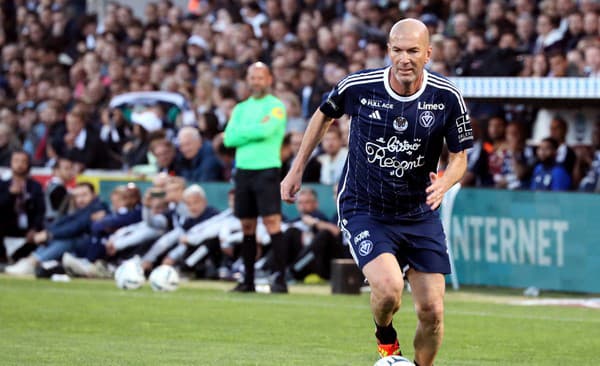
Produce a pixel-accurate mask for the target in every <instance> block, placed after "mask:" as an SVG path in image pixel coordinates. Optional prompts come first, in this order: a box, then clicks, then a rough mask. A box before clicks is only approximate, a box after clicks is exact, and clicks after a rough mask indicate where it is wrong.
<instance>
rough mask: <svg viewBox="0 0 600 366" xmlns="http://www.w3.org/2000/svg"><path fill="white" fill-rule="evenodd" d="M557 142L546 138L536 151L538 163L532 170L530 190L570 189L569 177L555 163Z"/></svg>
mask: <svg viewBox="0 0 600 366" xmlns="http://www.w3.org/2000/svg"><path fill="white" fill-rule="evenodd" d="M557 151H558V141H556V140H555V139H553V138H551V137H547V138H545V139H543V140H542V142H540V145H539V146H538V149H537V156H538V159H539V161H540V162H539V163H538V164H537V165H536V166H535V168H534V170H533V177H532V179H531V189H532V190H536V191H566V190H568V189H569V188H570V187H571V176H570V175H569V173H568V172H567V170H566V169H565V168H564V167H563V166H562V165H561V164H558V163H557V161H556V154H557Z"/></svg>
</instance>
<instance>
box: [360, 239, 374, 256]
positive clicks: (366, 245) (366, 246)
mask: <svg viewBox="0 0 600 366" xmlns="http://www.w3.org/2000/svg"><path fill="white" fill-rule="evenodd" d="M372 250H373V242H372V241H370V240H363V241H361V242H360V244H358V254H360V255H361V256H363V257H364V256H367V255H369V253H371V251H372Z"/></svg>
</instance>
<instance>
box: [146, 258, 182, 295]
mask: <svg viewBox="0 0 600 366" xmlns="http://www.w3.org/2000/svg"><path fill="white" fill-rule="evenodd" d="M148 281H149V282H150V286H151V287H152V289H153V290H154V291H175V290H176V289H177V286H179V275H178V274H177V271H176V270H175V268H173V267H171V266H169V265H166V264H163V265H160V266H158V267H156V268H155V269H154V271H152V273H150V277H148Z"/></svg>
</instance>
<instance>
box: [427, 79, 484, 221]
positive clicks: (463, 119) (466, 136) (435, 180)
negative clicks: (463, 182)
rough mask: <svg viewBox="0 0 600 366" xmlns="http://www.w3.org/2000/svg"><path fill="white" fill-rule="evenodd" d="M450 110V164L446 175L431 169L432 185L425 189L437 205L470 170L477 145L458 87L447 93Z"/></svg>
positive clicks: (447, 130)
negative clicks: (472, 151) (471, 152)
mask: <svg viewBox="0 0 600 366" xmlns="http://www.w3.org/2000/svg"><path fill="white" fill-rule="evenodd" d="M446 102H447V106H448V114H447V116H446V122H445V124H444V138H445V139H446V144H447V145H448V152H449V155H448V166H447V167H446V171H445V172H444V175H443V176H442V177H438V176H437V174H436V173H434V172H430V173H429V179H431V185H430V186H429V187H427V188H426V189H425V192H426V194H427V200H426V203H427V204H428V205H429V206H430V207H431V209H432V210H435V209H437V208H438V207H439V206H440V204H441V203H442V200H443V199H444V194H445V193H446V192H447V191H448V190H449V189H450V188H451V187H452V186H453V185H454V184H456V182H458V181H460V179H461V178H462V177H463V175H464V174H465V172H466V170H467V149H469V148H471V147H472V146H473V130H472V129H471V120H470V118H469V114H468V113H467V108H466V105H465V101H464V100H463V98H462V96H461V95H460V93H459V92H458V90H457V89H456V88H451V89H449V93H448V94H447V97H446Z"/></svg>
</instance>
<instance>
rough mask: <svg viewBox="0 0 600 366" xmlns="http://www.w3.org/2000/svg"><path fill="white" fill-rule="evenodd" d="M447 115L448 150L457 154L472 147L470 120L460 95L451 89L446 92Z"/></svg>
mask: <svg viewBox="0 0 600 366" xmlns="http://www.w3.org/2000/svg"><path fill="white" fill-rule="evenodd" d="M448 105H449V106H450V108H449V109H448V114H447V115H446V121H445V137H446V144H447V145H448V150H449V151H450V152H452V153H457V152H460V151H463V150H466V149H468V148H470V147H472V146H473V130H472V128H471V119H470V118H469V114H468V112H467V107H466V105H465V101H464V100H463V97H462V95H461V94H460V93H459V92H458V91H457V90H456V89H453V90H451V91H449V92H448Z"/></svg>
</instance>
